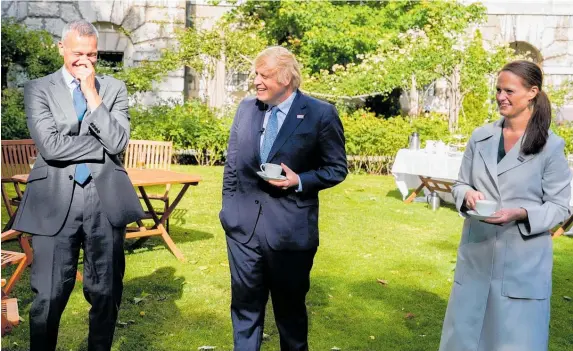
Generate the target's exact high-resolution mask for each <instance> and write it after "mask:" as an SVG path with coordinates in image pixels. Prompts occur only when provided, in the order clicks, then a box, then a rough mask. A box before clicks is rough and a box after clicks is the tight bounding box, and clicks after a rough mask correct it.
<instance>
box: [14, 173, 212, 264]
mask: <svg viewBox="0 0 573 351" xmlns="http://www.w3.org/2000/svg"><path fill="white" fill-rule="evenodd" d="M127 174H128V175H129V179H130V180H131V183H132V184H133V186H134V187H137V188H138V189H139V192H140V194H141V197H142V199H143V201H144V202H145V206H146V207H147V211H146V212H147V213H148V214H149V215H150V219H152V220H153V222H154V224H153V225H152V226H150V227H146V226H145V225H144V223H143V222H142V221H141V220H139V221H137V227H128V228H127V234H126V239H134V238H142V240H146V239H147V238H148V237H151V236H161V238H162V239H163V241H164V242H165V244H166V245H167V247H168V248H169V250H171V252H172V253H173V254H174V255H175V257H177V258H178V259H179V260H180V261H184V260H185V257H184V256H183V253H181V251H180V250H179V248H178V247H177V246H176V245H175V243H174V242H173V239H171V237H170V236H169V233H168V232H167V230H166V229H165V221H167V219H168V218H169V216H170V215H171V213H172V212H173V210H175V208H176V207H177V205H178V204H179V202H180V201H181V199H182V198H183V195H185V193H186V192H187V190H188V189H189V187H190V186H191V185H198V184H199V182H200V181H201V177H199V176H197V175H193V174H187V173H180V172H174V171H168V170H161V169H137V168H128V169H127ZM12 180H14V181H17V182H19V183H24V184H25V183H26V182H27V180H28V175H27V174H19V175H15V176H13V177H12ZM166 184H182V185H183V187H182V188H181V190H180V191H179V194H177V196H176V197H175V199H174V200H173V202H172V203H171V204H170V205H169V207H168V208H167V209H166V210H165V211H164V212H163V214H162V215H161V217H159V216H158V214H157V213H156V212H155V210H154V209H153V205H152V204H151V201H150V199H149V196H148V195H147V192H146V191H145V187H147V186H155V185H166Z"/></svg>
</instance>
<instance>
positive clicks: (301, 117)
mask: <svg viewBox="0 0 573 351" xmlns="http://www.w3.org/2000/svg"><path fill="white" fill-rule="evenodd" d="M296 118H298V119H303V118H304V115H296Z"/></svg>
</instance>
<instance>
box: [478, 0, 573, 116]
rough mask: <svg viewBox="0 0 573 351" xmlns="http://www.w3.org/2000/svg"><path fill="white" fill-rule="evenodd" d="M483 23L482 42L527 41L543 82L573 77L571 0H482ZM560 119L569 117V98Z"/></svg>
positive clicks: (571, 111) (556, 82)
mask: <svg viewBox="0 0 573 351" xmlns="http://www.w3.org/2000/svg"><path fill="white" fill-rule="evenodd" d="M482 3H483V4H484V5H485V6H486V7H487V13H488V20H487V23H485V24H484V25H482V26H481V27H480V30H481V31H482V33H483V37H484V41H485V42H486V43H492V44H499V43H519V44H520V45H523V46H526V44H528V45H529V46H530V47H531V48H532V51H536V52H535V53H536V54H537V55H538V57H539V58H540V62H541V66H542V68H543V72H544V74H545V83H546V84H549V85H559V84H561V83H562V82H564V81H566V80H573V3H572V2H571V0H529V1H524V0H505V1H495V0H485V1H482ZM559 118H560V119H567V120H572V121H573V101H571V102H569V103H568V104H567V105H566V106H564V108H563V109H562V110H561V113H560V116H559Z"/></svg>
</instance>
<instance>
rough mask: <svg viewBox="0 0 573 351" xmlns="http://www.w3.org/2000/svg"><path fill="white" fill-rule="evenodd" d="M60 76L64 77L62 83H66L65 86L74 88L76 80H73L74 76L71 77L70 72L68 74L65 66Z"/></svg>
mask: <svg viewBox="0 0 573 351" xmlns="http://www.w3.org/2000/svg"><path fill="white" fill-rule="evenodd" d="M62 76H63V77H64V82H65V83H66V85H67V86H68V87H74V88H75V86H76V84H77V83H76V78H74V76H72V75H71V73H70V72H68V70H67V69H66V66H64V67H62Z"/></svg>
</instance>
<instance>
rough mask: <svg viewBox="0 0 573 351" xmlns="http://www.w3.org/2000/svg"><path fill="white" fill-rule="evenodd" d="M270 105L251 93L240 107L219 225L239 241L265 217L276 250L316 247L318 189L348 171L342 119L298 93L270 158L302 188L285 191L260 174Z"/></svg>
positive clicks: (331, 109) (328, 107)
mask: <svg viewBox="0 0 573 351" xmlns="http://www.w3.org/2000/svg"><path fill="white" fill-rule="evenodd" d="M267 107H268V106H267V105H265V104H264V103H262V102H260V101H258V100H257V99H256V98H252V97H251V98H246V99H244V100H243V101H242V102H241V103H240V105H239V107H238V110H237V113H236V115H235V119H234V121H233V125H232V127H231V135H230V138H229V147H228V149H227V161H226V163H225V172H224V178H223V208H222V210H221V212H220V213H219V218H220V220H221V224H222V226H223V229H224V230H225V232H226V233H227V235H229V236H230V237H232V238H233V239H234V240H237V241H238V242H240V243H246V242H247V241H248V240H249V239H250V238H251V236H252V235H253V233H254V230H255V226H256V225H257V223H260V222H261V221H262V222H263V223H262V224H263V227H264V230H265V231H266V237H267V241H268V243H269V245H270V246H271V247H272V248H273V249H275V250H308V249H311V248H315V247H317V246H318V192H319V191H320V190H322V189H326V188H329V187H332V186H334V185H336V184H338V183H340V182H342V181H343V180H344V178H345V177H346V175H347V173H348V168H347V162H346V152H345V149H344V131H343V128H342V123H341V121H340V118H339V117H338V113H337V111H336V108H335V107H334V106H332V105H331V104H329V103H326V102H324V101H321V100H317V99H314V98H312V97H309V96H306V95H304V94H302V93H301V92H297V95H296V97H295V100H294V101H293V104H292V106H291V109H290V111H289V113H288V115H287V116H286V119H285V121H284V123H283V125H282V127H281V129H280V131H279V134H278V136H277V139H276V140H275V143H274V144H273V147H272V149H271V151H270V153H269V157H268V161H267V162H269V163H275V164H280V163H284V164H286V165H287V166H289V167H290V168H291V169H292V170H293V171H294V172H295V173H297V174H298V175H299V177H300V180H301V181H302V187H303V190H302V192H300V193H297V192H295V188H290V189H288V190H282V189H279V188H276V187H274V186H272V185H270V184H268V183H267V182H266V181H264V180H263V179H261V178H260V177H259V176H258V175H257V172H258V171H260V168H259V167H260V164H261V159H260V138H261V131H262V127H263V121H264V116H265V111H266V110H267Z"/></svg>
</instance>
